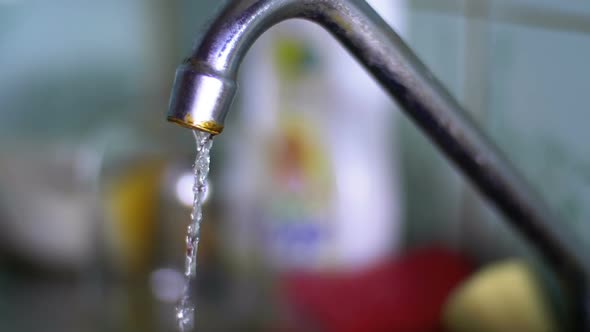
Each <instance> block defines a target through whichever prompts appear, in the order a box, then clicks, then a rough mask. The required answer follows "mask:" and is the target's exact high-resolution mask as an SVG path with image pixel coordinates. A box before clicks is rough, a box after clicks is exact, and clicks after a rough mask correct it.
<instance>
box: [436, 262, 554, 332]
mask: <svg viewBox="0 0 590 332" xmlns="http://www.w3.org/2000/svg"><path fill="white" fill-rule="evenodd" d="M443 320H444V325H445V328H446V329H447V331H449V332H471V331H477V332H507V331H515V332H516V331H522V332H550V331H557V329H556V326H555V319H554V317H553V315H552V313H551V311H550V309H549V305H548V301H547V296H546V294H545V293H544V292H543V289H542V287H541V286H540V284H539V282H538V280H537V278H536V277H535V275H534V274H533V272H532V270H531V269H530V268H529V267H528V266H527V265H526V264H525V263H524V262H522V261H519V260H510V261H504V262H502V263H496V264H493V265H491V266H489V267H487V268H485V269H483V270H482V271H480V272H479V273H477V274H476V275H475V276H473V277H472V278H471V279H469V280H468V281H467V282H466V283H465V284H464V285H462V286H461V287H460V288H458V289H457V290H456V291H455V292H454V293H453V294H452V296H451V297H450V298H449V301H448V302H447V304H446V307H445V311H444V318H443Z"/></svg>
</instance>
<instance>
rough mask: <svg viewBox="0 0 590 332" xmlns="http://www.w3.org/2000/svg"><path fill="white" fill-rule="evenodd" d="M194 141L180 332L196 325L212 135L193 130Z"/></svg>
mask: <svg viewBox="0 0 590 332" xmlns="http://www.w3.org/2000/svg"><path fill="white" fill-rule="evenodd" d="M193 133H194V136H195V140H196V143H197V157H196V159H195V165H194V174H195V184H194V186H193V193H194V200H193V211H192V213H191V223H190V224H189V226H188V229H187V235H186V258H185V271H184V276H185V282H184V291H183V295H182V297H181V299H180V301H179V303H178V305H177V306H176V322H177V324H178V329H179V330H180V331H181V332H188V331H191V330H192V329H193V327H194V324H195V299H194V298H192V297H191V294H192V293H193V292H192V291H191V289H192V287H193V286H194V284H195V282H194V281H195V278H196V273H197V250H198V247H199V238H200V230H201V221H202V220H203V202H204V199H205V195H206V193H207V176H208V175H209V163H210V161H211V158H210V156H209V153H210V151H211V146H212V145H213V137H212V136H211V135H210V134H208V133H205V132H201V131H197V130H195V131H194V132H193Z"/></svg>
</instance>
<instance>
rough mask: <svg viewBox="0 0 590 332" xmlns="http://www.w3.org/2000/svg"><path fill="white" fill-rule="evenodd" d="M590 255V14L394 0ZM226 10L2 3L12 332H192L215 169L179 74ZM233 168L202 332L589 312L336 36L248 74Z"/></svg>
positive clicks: (1, 98)
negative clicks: (172, 100) (177, 119)
mask: <svg viewBox="0 0 590 332" xmlns="http://www.w3.org/2000/svg"><path fill="white" fill-rule="evenodd" d="M369 2H370V3H371V4H372V5H373V6H374V8H376V9H377V10H378V11H379V12H380V14H381V15H382V16H383V17H385V18H386V20H387V21H388V22H390V23H391V24H392V25H393V26H394V27H395V29H396V31H397V32H398V33H399V34H400V35H401V36H402V37H403V38H404V40H405V41H406V42H407V43H408V44H409V45H410V46H411V47H412V48H413V49H414V50H415V52H416V53H417V54H418V56H419V57H420V58H421V59H422V61H423V62H425V64H426V65H427V66H428V67H430V69H431V70H432V71H433V72H434V73H435V75H436V76H437V77H438V78H439V79H440V80H441V81H442V82H443V83H444V84H445V85H446V86H447V88H448V89H449V90H450V91H451V92H452V94H453V95H454V96H456V97H457V98H458V99H459V101H460V102H461V103H462V104H463V105H464V106H465V107H466V108H467V109H468V110H470V111H471V112H472V116H473V117H474V118H475V119H476V121H477V122H478V123H479V124H480V125H481V126H482V127H483V128H484V129H485V130H486V132H487V133H488V134H489V135H490V136H491V137H493V139H494V140H495V142H497V144H498V145H499V147H500V149H501V150H502V151H504V152H505V153H506V154H507V156H508V157H509V159H510V160H511V161H512V162H513V163H514V164H515V165H516V166H517V167H518V168H519V169H520V170H521V171H522V172H523V173H524V174H525V175H526V177H527V180H528V181H530V182H531V184H532V185H533V187H535V188H536V189H538V191H539V192H540V193H541V195H542V196H543V198H544V199H545V200H546V201H547V203H548V204H549V205H550V206H551V207H553V208H554V209H555V210H556V211H557V213H558V215H559V216H560V218H561V220H560V222H562V223H563V228H565V229H568V230H569V231H570V233H571V234H572V241H579V242H580V243H583V244H587V243H588V242H589V241H590V226H589V224H588V220H590V205H589V204H587V202H588V201H589V199H590V185H589V184H590V159H589V158H590V157H589V156H590V147H589V145H588V144H586V142H587V140H588V131H587V130H586V126H587V123H588V121H589V119H590V118H589V115H588V114H587V113H588V112H587V105H586V104H587V103H586V98H587V94H588V92H589V91H588V87H589V86H590V66H588V59H590V4H589V3H588V2H586V1H582V0H569V1H560V2H555V1H548V0H547V1H545V0H518V1H516V0H411V1H410V0H407V1H404V0H372V1H369ZM224 3H226V1H219V0H199V1H164V0H154V1H138V0H129V1H124V2H121V1H102V2H94V3H78V2H73V1H62V0H60V1H51V2H43V1H33V0H31V1H28V0H0V114H1V116H2V118H1V120H0V330H2V331H175V321H174V306H175V303H176V301H177V300H178V298H179V296H180V292H181V289H182V271H183V264H184V263H183V262H184V257H183V255H184V252H185V250H184V233H185V231H186V226H187V224H188V221H189V214H190V206H191V204H192V192H191V187H192V170H191V165H192V162H193V160H194V155H195V151H194V150H195V148H194V146H195V145H194V144H195V143H194V139H193V137H192V134H191V132H190V131H189V130H186V129H183V128H180V127H177V126H175V125H172V124H169V123H167V122H166V121H165V112H166V109H167V102H168V97H169V92H170V88H171V84H172V80H173V77H174V71H175V68H176V66H177V65H178V64H179V63H180V62H181V61H182V59H183V58H184V57H185V56H187V55H188V54H189V52H190V48H191V46H192V44H193V42H194V40H195V38H197V37H198V36H199V31H201V30H202V28H203V26H204V25H205V24H206V23H207V22H208V21H210V20H211V19H213V17H214V16H215V13H216V12H217V11H218V10H219V9H220V8H221V7H222V6H223V4H224ZM240 75H241V77H240V91H239V96H238V100H237V101H236V103H235V104H234V107H235V109H236V110H235V111H233V112H231V115H230V118H229V119H228V122H229V123H228V125H227V127H226V129H225V131H224V133H223V134H222V135H220V136H219V137H217V138H216V139H215V142H214V147H213V151H212V167H211V178H210V181H209V183H210V194H209V198H208V201H207V203H206V205H205V221H204V225H203V231H202V241H201V245H200V248H199V264H200V265H199V271H198V274H199V277H198V287H197V291H196V292H195V294H194V296H195V297H196V298H197V301H198V303H199V305H198V307H197V327H198V330H200V331H335V332H342V331H563V330H565V328H564V326H565V325H564V324H567V322H571V321H572V318H571V317H572V315H573V312H574V311H575V309H576V308H574V307H572V306H571V305H570V303H571V301H570V299H569V298H568V296H567V294H565V293H564V292H562V291H561V290H562V289H561V288H560V287H559V285H560V282H563V281H560V280H559V279H558V278H557V277H556V275H555V274H554V272H553V271H551V270H550V269H548V268H547V267H546V265H545V264H544V261H543V259H542V257H539V256H538V255H537V253H536V252H535V251H534V250H532V249H531V248H530V246H529V245H528V244H527V243H526V242H525V241H523V240H522V239H521V238H520V237H519V236H518V235H517V234H515V233H514V232H513V231H512V230H511V229H510V228H509V227H507V226H505V223H503V222H502V217H501V216H499V215H498V214H497V213H496V211H495V210H494V209H493V208H491V207H490V206H489V205H488V204H487V203H486V202H485V201H484V200H482V199H481V197H480V196H479V194H478V193H477V192H476V191H474V190H473V188H472V187H471V186H470V185H469V184H468V183H467V182H466V181H465V180H464V178H463V177H462V176H461V174H459V173H458V172H457V171H456V170H455V169H454V168H453V167H451V166H450V165H449V163H448V162H447V161H446V160H445V159H444V158H443V157H442V156H441V155H440V154H439V153H438V152H437V151H435V149H434V147H433V146H432V144H431V143H430V142H429V141H427V140H426V139H425V138H424V137H423V135H422V134H421V133H420V132H419V131H418V130H417V129H416V128H415V127H414V126H413V124H411V123H410V122H409V121H408V119H406V118H405V117H404V116H403V114H402V113H401V112H400V111H399V110H398V109H397V107H396V106H395V105H394V103H392V102H391V101H390V100H389V99H388V97H387V96H386V95H385V94H384V93H383V92H382V91H381V90H380V89H379V88H378V87H377V86H376V85H375V84H374V83H373V82H372V81H371V80H370V79H369V78H368V77H367V76H366V75H365V73H364V72H363V71H362V70H361V69H360V68H359V66H358V65H356V64H355V63H354V61H353V60H351V59H350V58H349V57H348V55H347V54H346V53H345V52H344V51H343V50H342V49H341V48H340V47H339V46H338V45H337V44H336V43H335V42H334V41H332V40H331V38H330V37H329V36H328V35H327V33H325V32H323V31H321V29H319V28H317V27H315V26H313V25H311V24H308V23H301V22H286V23H284V24H281V25H279V26H277V27H276V28H273V29H272V30H271V31H269V32H268V33H267V34H265V35H264V36H263V38H261V39H260V40H259V41H258V42H257V44H256V45H255V47H254V48H253V49H252V50H251V52H250V53H249V55H248V57H247V59H246V60H245V63H244V65H243V66H242V70H241V73H240Z"/></svg>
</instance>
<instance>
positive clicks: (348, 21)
mask: <svg viewBox="0 0 590 332" xmlns="http://www.w3.org/2000/svg"><path fill="white" fill-rule="evenodd" d="M293 18H299V19H305V20H309V21H312V22H314V23H317V24H319V25H321V26H323V27H324V28H325V29H326V30H328V31H329V32H330V33H332V35H334V36H335V37H336V38H337V39H339V40H340V41H341V42H342V43H343V44H344V45H348V44H353V45H351V47H349V49H350V50H352V51H356V50H360V49H362V48H365V47H367V48H371V47H370V45H363V41H367V40H368V39H370V38H367V37H370V36H371V34H373V33H376V32H378V31H381V30H382V29H388V30H390V31H388V33H389V34H393V35H395V33H394V32H393V31H391V29H390V28H389V26H388V25H387V24H386V23H385V22H384V21H383V19H382V18H381V17H380V16H379V15H377V13H375V11H374V10H373V9H372V8H371V7H370V6H369V5H368V4H367V3H366V2H365V1H363V0H356V1H355V0H237V1H235V0H234V1H232V2H231V3H230V4H229V5H228V6H227V7H226V9H225V10H224V11H223V12H222V13H221V15H219V17H218V18H217V19H216V21H215V22H214V23H213V25H212V26H211V27H210V28H209V30H208V32H207V34H206V35H205V36H204V37H203V39H202V40H201V41H200V42H199V43H198V44H197V45H196V47H195V49H194V51H193V53H192V55H191V57H190V58H189V59H187V61H189V62H190V63H191V64H193V65H194V66H197V67H201V68H202V70H204V71H209V72H210V73H211V74H216V75H219V76H221V77H225V78H230V79H235V78H236V77H237V74H238V70H239V66H240V65H241V63H242V60H243V58H244V56H245V54H246V53H247V52H248V50H249V49H250V47H251V46H252V45H253V44H254V42H255V41H256V40H257V39H258V37H260V35H262V34H263V33H264V32H265V31H266V30H268V29H269V28H271V27H272V26H274V25H276V24H278V23H280V22H282V21H285V20H287V19H293ZM375 25H378V27H375ZM355 35H361V36H358V37H355ZM376 38H377V37H376Z"/></svg>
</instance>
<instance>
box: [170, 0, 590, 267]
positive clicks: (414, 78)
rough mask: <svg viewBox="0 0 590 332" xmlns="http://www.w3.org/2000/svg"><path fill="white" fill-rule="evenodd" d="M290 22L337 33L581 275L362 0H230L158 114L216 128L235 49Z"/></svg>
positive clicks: (521, 189) (508, 171) (503, 207)
mask: <svg viewBox="0 0 590 332" xmlns="http://www.w3.org/2000/svg"><path fill="white" fill-rule="evenodd" d="M291 18H301V19H306V20H309V21H312V22H315V23H317V24H319V25H321V26H322V27H324V28H325V29H326V30H328V31H329V32H330V33H331V34H332V35H333V36H334V37H335V38H336V39H338V40H339V41H340V42H341V44H342V45H343V46H344V47H345V48H346V49H347V50H348V51H349V52H350V53H351V54H352V55H353V56H354V57H355V58H356V59H357V60H358V61H359V62H360V64H361V65H363V66H364V67H365V68H366V69H367V71H368V72H369V73H370V74H371V75H372V76H373V77H374V78H375V79H376V80H377V81H378V82H379V83H380V85H381V86H382V87H383V88H384V89H385V90H386V91H387V92H388V93H389V94H390V95H391V97H392V98H394V99H395V100H397V102H398V103H399V105H400V106H401V108H402V109H403V110H404V111H405V113H406V114H407V115H408V116H409V117H411V118H412V120H414V123H415V124H416V125H417V126H418V127H420V128H421V129H422V130H423V131H424V133H425V134H426V135H427V136H429V137H430V139H431V140H432V142H433V143H434V144H435V145H437V146H438V147H439V149H440V150H441V151H443V152H444V153H445V154H446V155H447V157H448V158H449V159H450V160H451V161H452V162H453V163H454V164H455V166H457V167H458V168H459V169H460V170H462V171H463V173H464V174H465V175H466V176H467V177H468V178H469V179H470V180H471V181H472V183H473V184H474V185H475V186H476V187H477V188H478V189H479V190H480V191H481V192H482V193H483V194H484V195H485V196H487V198H488V199H489V200H490V201H491V202H492V203H494V204H495V205H496V207H497V208H498V209H499V210H500V211H501V212H502V213H503V214H504V215H505V216H506V217H508V218H507V220H508V221H510V222H511V223H512V224H513V225H514V226H515V227H516V228H517V229H519V230H520V231H521V232H522V233H524V235H526V236H527V237H528V238H529V240H530V241H531V242H532V243H533V244H535V245H536V246H537V248H538V249H539V250H540V251H541V252H542V253H544V254H545V256H546V257H547V258H548V259H549V261H550V262H551V263H553V265H554V267H556V268H558V270H565V271H569V272H571V273H575V274H578V273H581V274H583V275H585V276H588V275H590V263H589V261H588V259H587V258H586V257H584V250H582V249H581V248H578V247H576V245H575V244H574V243H573V242H574V241H572V238H571V237H570V236H568V235H567V234H565V233H564V230H563V229H562V227H561V225H560V224H559V222H557V220H556V218H555V217H554V216H553V214H551V213H550V212H549V210H548V209H547V208H546V207H545V205H544V204H543V203H542V201H541V200H540V199H538V197H537V195H536V194H535V192H533V191H532V190H531V189H529V186H528V185H527V184H526V183H525V182H524V181H523V180H522V177H521V176H520V175H519V174H518V173H517V172H515V171H514V170H513V168H512V167H511V166H510V164H509V163H508V162H507V161H506V160H505V159H504V158H503V156H502V154H501V153H500V152H499V151H498V150H497V149H496V147H495V146H494V145H493V144H492V143H491V142H490V141H489V140H488V139H487V137H486V136H485V135H484V134H483V133H482V132H481V131H480V130H479V129H478V128H477V126H475V125H474V123H473V122H472V121H471V119H470V118H469V117H468V116H467V115H466V112H465V111H464V110H463V109H462V107H461V106H460V105H459V103H458V102H457V101H456V100H455V99H454V98H453V97H452V96H451V95H450V94H449V93H448V92H447V91H446V90H445V88H443V86H442V85H441V84H440V83H439V82H438V81H437V80H436V79H435V78H434V76H433V75H432V74H431V73H430V71H429V70H428V69H427V68H426V67H425V66H424V65H423V64H422V63H421V62H420V61H419V60H418V58H417V57H416V56H415V55H414V53H413V52H412V51H411V50H410V49H409V48H408V47H407V46H406V44H405V43H404V42H403V41H402V39H401V38H400V37H399V36H398V35H397V34H396V33H395V32H394V31H393V30H392V29H391V28H390V27H389V26H388V25H387V23H386V22H385V21H384V20H383V19H382V18H381V17H380V16H379V15H378V14H377V13H375V11H374V10H373V9H372V8H371V7H370V6H369V5H368V4H367V3H366V2H365V1H363V0H232V1H231V2H230V3H229V5H228V6H227V8H226V9H225V10H224V11H223V12H222V13H221V15H220V16H219V17H218V18H217V20H216V21H215V22H214V23H213V25H212V26H211V27H210V28H209V30H208V31H207V33H206V34H205V36H204V38H203V39H202V41H201V42H200V43H199V44H198V45H197V47H196V48H195V49H194V51H193V53H192V55H191V56H190V57H189V58H188V59H187V60H186V61H185V62H184V63H183V64H182V65H181V66H180V67H179V69H178V71H177V72H176V79H175V83H174V88H173V92H172V97H171V100H170V109H169V113H168V119H169V120H170V121H173V122H176V123H178V124H181V125H183V126H186V127H189V128H194V129H199V130H203V131H206V132H209V133H211V134H215V135H216V134H219V133H221V131H222V130H223V124H224V121H225V118H226V115H227V113H228V110H229V108H230V106H231V103H232V100H233V97H234V95H235V92H236V77H237V75H238V68H239V66H240V64H241V62H242V59H243V58H244V55H245V54H246V52H247V51H248V49H249V48H250V46H251V45H252V44H253V43H254V42H255V41H256V39H257V38H258V37H259V36H260V35H261V34H262V33H264V32H265V31H266V30H267V29H269V28H270V27H272V26H273V25H275V24H277V23H279V22H281V21H283V20H286V19H291ZM359 112H362V110H359ZM360 116H362V113H361V115H360ZM572 271H574V272H572Z"/></svg>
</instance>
